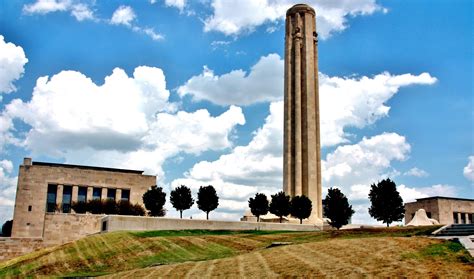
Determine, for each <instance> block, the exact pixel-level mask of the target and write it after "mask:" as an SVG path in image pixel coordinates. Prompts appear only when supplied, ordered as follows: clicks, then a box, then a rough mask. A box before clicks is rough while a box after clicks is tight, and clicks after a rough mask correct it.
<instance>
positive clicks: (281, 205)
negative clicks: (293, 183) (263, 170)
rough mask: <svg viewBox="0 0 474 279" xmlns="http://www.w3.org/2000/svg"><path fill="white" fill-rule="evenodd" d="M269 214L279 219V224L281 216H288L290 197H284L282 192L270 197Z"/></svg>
mask: <svg viewBox="0 0 474 279" xmlns="http://www.w3.org/2000/svg"><path fill="white" fill-rule="evenodd" d="M270 213H272V214H275V215H276V216H278V217H280V223H281V222H282V219H283V216H288V214H290V196H288V195H286V194H285V192H283V191H280V192H278V193H276V194H275V195H272V201H271V202H270Z"/></svg>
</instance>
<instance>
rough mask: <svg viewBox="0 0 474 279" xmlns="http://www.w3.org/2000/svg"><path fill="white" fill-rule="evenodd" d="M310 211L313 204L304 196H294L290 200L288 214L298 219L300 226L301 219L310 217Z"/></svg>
mask: <svg viewBox="0 0 474 279" xmlns="http://www.w3.org/2000/svg"><path fill="white" fill-rule="evenodd" d="M312 209H313V203H312V202H311V200H310V199H309V198H308V197H307V196H305V195H301V196H295V197H293V198H292V199H291V203H290V213H291V215H292V216H294V217H296V218H298V219H300V224H302V223H303V219H305V218H308V217H309V216H310V215H311V210H312Z"/></svg>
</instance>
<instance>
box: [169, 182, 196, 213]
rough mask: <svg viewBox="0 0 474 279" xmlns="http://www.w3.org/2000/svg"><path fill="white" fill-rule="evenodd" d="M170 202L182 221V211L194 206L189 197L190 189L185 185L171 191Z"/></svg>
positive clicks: (192, 200)
mask: <svg viewBox="0 0 474 279" xmlns="http://www.w3.org/2000/svg"><path fill="white" fill-rule="evenodd" d="M170 201H171V204H172V205H173V207H174V208H176V210H178V211H179V216H180V218H181V219H183V210H186V209H189V208H191V206H192V205H193V204H194V199H193V198H192V197H191V189H189V188H188V187H186V186H185V185H181V186H179V187H176V188H175V189H174V190H173V191H171V194H170Z"/></svg>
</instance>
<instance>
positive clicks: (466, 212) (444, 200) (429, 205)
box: [405, 196, 474, 225]
mask: <svg viewBox="0 0 474 279" xmlns="http://www.w3.org/2000/svg"><path fill="white" fill-rule="evenodd" d="M418 209H424V210H425V211H426V215H427V217H428V218H431V219H435V220H437V221H438V222H439V223H440V224H443V225H448V224H473V223H474V200H473V199H463V198H449V197H438V196H437V197H429V198H422V199H416V201H415V202H409V203H406V204H405V224H408V223H409V222H410V221H411V220H412V219H413V217H414V216H415V212H416V211H417V210H418Z"/></svg>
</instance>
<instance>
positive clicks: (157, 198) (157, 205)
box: [142, 185, 166, 216]
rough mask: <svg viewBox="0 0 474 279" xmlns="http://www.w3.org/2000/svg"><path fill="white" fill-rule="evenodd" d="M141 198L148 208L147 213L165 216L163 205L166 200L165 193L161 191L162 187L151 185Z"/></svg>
mask: <svg viewBox="0 0 474 279" xmlns="http://www.w3.org/2000/svg"><path fill="white" fill-rule="evenodd" d="M142 199H143V204H144V205H145V207H146V209H147V210H148V215H150V216H165V210H164V209H163V206H164V205H165V202H166V193H165V192H163V188H161V187H157V186H156V185H154V186H151V188H150V189H148V191H146V192H145V193H144V194H143V197H142Z"/></svg>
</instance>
